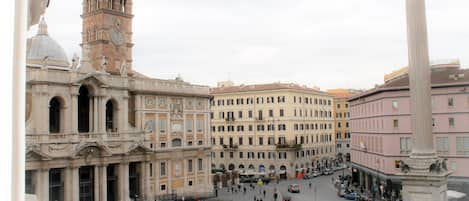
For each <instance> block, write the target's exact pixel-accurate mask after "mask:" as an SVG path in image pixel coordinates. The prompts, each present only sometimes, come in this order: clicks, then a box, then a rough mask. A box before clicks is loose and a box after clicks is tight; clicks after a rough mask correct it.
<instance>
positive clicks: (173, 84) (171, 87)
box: [26, 68, 209, 95]
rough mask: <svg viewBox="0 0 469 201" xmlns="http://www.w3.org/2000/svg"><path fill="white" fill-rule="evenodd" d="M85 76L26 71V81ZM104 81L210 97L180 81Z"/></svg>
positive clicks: (200, 88) (65, 80)
mask: <svg viewBox="0 0 469 201" xmlns="http://www.w3.org/2000/svg"><path fill="white" fill-rule="evenodd" d="M83 76H85V74H84V73H80V72H69V71H55V70H47V71H44V70H42V69H39V68H37V69H36V68H28V69H27V71H26V81H27V82H29V81H54V82H60V83H70V82H71V81H74V79H77V78H79V77H83ZM102 79H103V81H104V82H106V84H108V85H110V86H120V87H124V86H129V87H130V88H132V89H134V90H142V91H161V92H168V93H186V94H198V95H208V94H209V87H207V86H201V85H192V84H189V83H187V82H183V81H178V80H160V79H150V78H126V77H121V76H115V75H105V76H102Z"/></svg>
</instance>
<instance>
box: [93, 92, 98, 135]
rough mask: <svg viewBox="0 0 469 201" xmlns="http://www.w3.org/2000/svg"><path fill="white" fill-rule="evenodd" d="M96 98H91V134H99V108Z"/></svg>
mask: <svg viewBox="0 0 469 201" xmlns="http://www.w3.org/2000/svg"><path fill="white" fill-rule="evenodd" d="M98 104H99V102H98V97H97V96H94V97H93V132H94V133H97V132H99V116H98V114H99V108H98Z"/></svg>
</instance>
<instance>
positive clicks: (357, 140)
mask: <svg viewBox="0 0 469 201" xmlns="http://www.w3.org/2000/svg"><path fill="white" fill-rule="evenodd" d="M396 72H398V74H396V75H395V76H389V75H388V76H386V77H385V83H384V84H383V85H380V86H378V87H376V88H374V89H371V90H369V91H366V92H364V93H362V94H359V95H357V96H354V97H352V98H350V99H348V101H349V102H350V107H351V108H350V111H351V128H352V130H351V132H352V133H351V134H352V164H353V178H354V180H355V181H356V182H357V183H359V184H360V185H361V186H363V187H364V188H365V189H366V190H369V191H372V190H373V187H377V186H379V187H380V188H376V189H378V190H380V191H381V192H382V193H383V194H384V195H385V197H391V196H392V195H394V197H398V196H399V194H400V190H401V182H400V178H399V176H397V175H396V173H398V172H400V164H399V161H400V160H404V159H405V158H407V157H408V155H409V154H410V151H411V148H412V133H411V124H410V121H411V115H410V102H409V101H410V97H409V87H408V85H409V78H408V74H407V69H401V70H399V71H396ZM468 76H469V70H467V69H461V68H460V66H459V62H454V63H449V64H438V65H433V66H432V69H431V79H432V83H431V84H432V111H433V118H432V119H431V120H432V121H433V136H434V142H435V144H434V147H435V150H436V152H437V154H438V155H439V156H440V157H442V158H445V159H447V162H446V165H447V167H448V169H449V170H451V171H453V172H452V174H451V175H450V177H449V184H448V188H449V189H451V190H456V191H459V192H464V193H466V194H467V193H469V188H468V186H469V182H468V181H469V172H468V171H467V168H466V167H468V166H469V124H468V123H467V122H469V115H468V114H469V94H468V92H467V89H468V87H469V77H468ZM376 189H375V190H376Z"/></svg>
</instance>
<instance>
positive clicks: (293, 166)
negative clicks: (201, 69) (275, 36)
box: [210, 82, 335, 178]
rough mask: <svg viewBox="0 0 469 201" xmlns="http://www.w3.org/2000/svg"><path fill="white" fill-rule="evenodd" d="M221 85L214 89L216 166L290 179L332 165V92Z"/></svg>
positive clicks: (289, 86) (293, 86) (295, 87)
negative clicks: (313, 169) (297, 174)
mask: <svg viewBox="0 0 469 201" xmlns="http://www.w3.org/2000/svg"><path fill="white" fill-rule="evenodd" d="M221 85H222V86H219V87H217V88H212V89H211V90H210V94H211V95H212V96H213V100H212V101H211V119H212V128H211V130H212V134H213V137H212V145H213V152H212V160H213V163H212V168H217V169H218V168H222V169H226V170H238V171H240V172H241V173H261V174H266V175H268V174H270V176H279V177H281V178H286V177H293V176H295V173H299V172H304V171H308V170H311V169H312V168H319V167H321V168H322V167H324V166H326V165H330V164H331V160H332V158H333V157H334V156H335V144H334V143H333V142H334V141H335V136H334V128H333V123H334V118H333V113H332V111H333V108H332V107H333V105H332V103H333V96H332V95H329V94H327V93H325V92H321V91H319V90H316V89H312V88H307V87H303V86H299V85H296V84H280V83H273V84H259V85H240V86H233V84H232V83H230V82H223V83H222V84H221Z"/></svg>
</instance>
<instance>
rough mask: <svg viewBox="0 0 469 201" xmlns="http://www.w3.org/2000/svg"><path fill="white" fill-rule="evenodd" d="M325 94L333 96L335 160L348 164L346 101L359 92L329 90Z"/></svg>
mask: <svg viewBox="0 0 469 201" xmlns="http://www.w3.org/2000/svg"><path fill="white" fill-rule="evenodd" d="M327 92H328V93H330V94H333V95H334V107H333V108H334V110H333V115H334V129H335V139H336V141H335V144H336V153H337V160H338V161H339V162H350V150H351V146H350V107H349V106H350V104H349V102H348V100H347V99H348V98H349V97H351V96H353V95H355V94H358V93H359V92H360V91H359V90H353V89H330V90H327Z"/></svg>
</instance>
